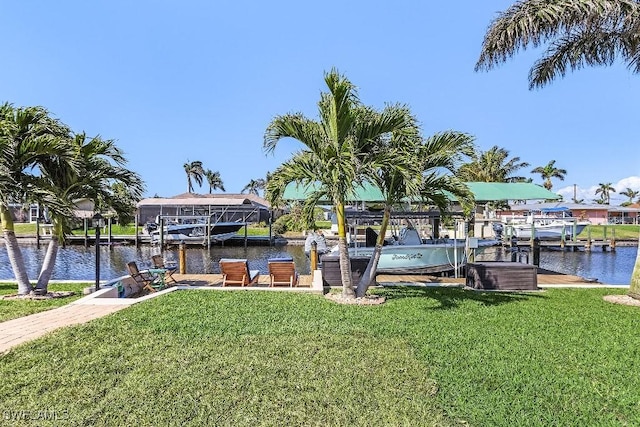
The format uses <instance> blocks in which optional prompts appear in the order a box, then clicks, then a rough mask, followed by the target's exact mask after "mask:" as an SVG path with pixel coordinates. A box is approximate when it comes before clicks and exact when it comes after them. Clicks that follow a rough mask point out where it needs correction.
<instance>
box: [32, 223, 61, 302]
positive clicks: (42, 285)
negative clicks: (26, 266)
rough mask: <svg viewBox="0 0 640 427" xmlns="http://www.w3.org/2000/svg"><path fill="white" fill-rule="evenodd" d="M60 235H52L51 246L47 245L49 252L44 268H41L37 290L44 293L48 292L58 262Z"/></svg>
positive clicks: (43, 264) (45, 258)
mask: <svg viewBox="0 0 640 427" xmlns="http://www.w3.org/2000/svg"><path fill="white" fill-rule="evenodd" d="M58 247H59V245H58V237H57V236H56V235H55V234H54V235H53V236H52V237H51V241H50V242H49V246H48V247H47V253H46V255H45V257H44V262H43V263H42V269H41V270H40V276H38V283H37V284H36V291H38V292H41V293H43V294H46V293H47V287H48V286H49V281H50V280H51V275H52V274H53V267H54V266H55V264H56V257H57V256H58Z"/></svg>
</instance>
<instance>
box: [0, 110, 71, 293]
mask: <svg viewBox="0 0 640 427" xmlns="http://www.w3.org/2000/svg"><path fill="white" fill-rule="evenodd" d="M69 134H70V130H69V128H68V127H67V126H66V125H64V124H63V123H61V122H60V121H58V120H56V119H53V118H51V117H50V115H49V112H48V111H47V110H46V109H44V108H42V107H19V108H16V107H14V106H13V105H12V104H9V103H5V104H3V105H2V106H0V222H2V228H3V236H4V241H5V245H6V248H7V255H8V258H9V262H10V263H11V267H12V269H13V272H14V274H15V277H16V280H17V282H18V294H20V295H26V294H28V293H30V292H31V290H32V286H31V283H30V282H29V278H28V276H27V269H26V266H25V264H24V258H23V256H22V252H21V251H20V247H19V245H18V241H17V239H16V235H15V228H14V223H13V218H12V217H11V212H10V210H9V205H10V204H11V203H21V204H30V203H39V204H40V205H42V206H47V207H49V208H50V209H55V210H56V211H59V212H70V209H71V207H70V206H69V205H68V204H66V203H65V202H64V201H63V200H61V199H60V198H59V197H58V195H57V193H56V189H55V188H53V187H52V186H51V184H50V182H49V181H48V180H46V179H45V178H44V177H43V176H42V173H41V169H40V167H41V165H43V164H45V163H48V162H58V163H60V164H62V163H66V164H68V165H69V168H70V169H74V168H75V163H74V159H73V151H72V149H71V147H70V144H69V143H68V141H69Z"/></svg>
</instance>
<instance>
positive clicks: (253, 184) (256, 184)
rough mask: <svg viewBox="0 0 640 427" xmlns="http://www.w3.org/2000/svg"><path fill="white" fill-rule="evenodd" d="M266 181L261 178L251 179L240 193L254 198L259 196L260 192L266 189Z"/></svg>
mask: <svg viewBox="0 0 640 427" xmlns="http://www.w3.org/2000/svg"><path fill="white" fill-rule="evenodd" d="M266 185H267V181H265V180H264V179H263V178H258V179H252V180H251V181H249V183H248V184H247V185H245V186H244V188H243V189H242V191H240V193H244V192H245V191H246V192H248V193H249V194H255V195H256V196H259V195H260V190H264V189H265V188H266Z"/></svg>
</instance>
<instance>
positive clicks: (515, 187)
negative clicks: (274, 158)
mask: <svg viewBox="0 0 640 427" xmlns="http://www.w3.org/2000/svg"><path fill="white" fill-rule="evenodd" d="M466 184H467V185H468V186H469V189H470V190H471V192H472V193H473V194H474V196H475V198H476V202H491V201H499V200H557V199H560V198H561V197H560V196H558V195H557V194H555V193H552V192H551V191H549V190H547V189H546V188H544V187H541V186H539V185H537V184H532V183H529V182H513V183H507V182H467V183H466ZM319 186H320V184H318V183H313V184H308V185H298V184H296V183H295V182H292V183H290V184H289V185H287V187H286V188H285V190H284V194H283V199H285V200H306V199H307V197H308V195H309V194H310V193H312V192H313V191H315V190H317V189H318V188H319ZM454 200H455V199H454ZM350 201H354V202H383V201H384V198H383V197H382V192H381V191H380V189H379V188H378V187H375V186H373V185H371V184H368V183H365V184H363V185H362V186H359V187H357V188H356V192H355V195H354V198H353V199H352V200H350Z"/></svg>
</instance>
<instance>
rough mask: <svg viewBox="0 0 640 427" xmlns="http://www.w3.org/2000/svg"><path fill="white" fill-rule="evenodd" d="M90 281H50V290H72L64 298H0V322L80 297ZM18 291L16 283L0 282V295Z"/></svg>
mask: <svg viewBox="0 0 640 427" xmlns="http://www.w3.org/2000/svg"><path fill="white" fill-rule="evenodd" d="M91 285H92V284H90V283H52V284H50V285H49V287H48V289H49V290H50V291H72V292H75V294H74V295H72V296H69V297H64V298H53V299H48V300H3V299H0V322H4V321H5V320H10V319H15V318H17V317H22V316H26V315H28V314H34V313H38V312H41V311H45V310H50V309H52V308H56V307H60V306H62V305H65V304H69V303H70V302H72V301H75V300H77V299H80V298H81V297H82V296H83V295H82V290H83V289H84V288H86V287H88V286H91ZM17 292H18V285H17V284H16V283H0V296H1V295H12V294H16V293H17Z"/></svg>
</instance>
